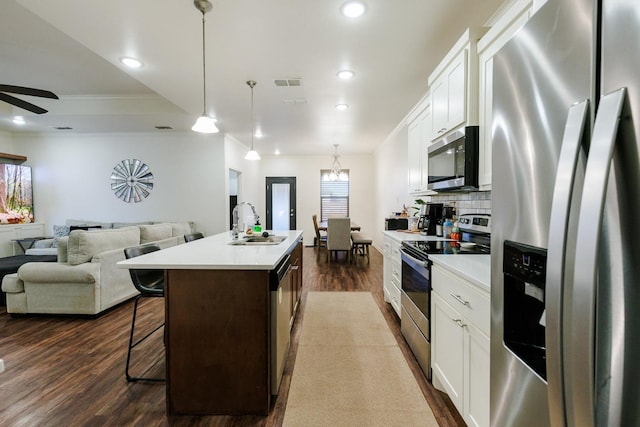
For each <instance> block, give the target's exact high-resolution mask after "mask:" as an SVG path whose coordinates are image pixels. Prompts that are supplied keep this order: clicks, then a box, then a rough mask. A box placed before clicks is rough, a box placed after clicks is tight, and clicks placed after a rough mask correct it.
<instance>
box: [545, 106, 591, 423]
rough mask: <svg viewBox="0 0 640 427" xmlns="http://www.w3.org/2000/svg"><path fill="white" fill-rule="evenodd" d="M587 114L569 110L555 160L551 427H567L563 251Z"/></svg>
mask: <svg viewBox="0 0 640 427" xmlns="http://www.w3.org/2000/svg"><path fill="white" fill-rule="evenodd" d="M588 112H589V101H588V100H584V101H581V102H578V103H576V104H574V105H572V106H571V108H569V114H568V115H567V121H566V123H565V128H564V135H563V137H562V145H561V147H562V148H561V149H560V157H559V160H558V168H557V172H556V180H555V187H554V190H553V201H552V204H551V222H550V224H549V239H548V242H549V249H548V256H547V278H546V288H545V312H546V327H545V345H546V359H547V398H548V402H549V418H550V422H551V425H552V426H564V425H565V423H566V421H565V420H566V415H565V405H564V372H563V369H562V358H563V354H562V343H563V337H562V330H563V329H562V305H563V300H564V298H563V293H564V284H563V280H564V266H565V262H564V260H565V250H566V241H567V237H568V233H567V231H568V227H569V210H570V208H571V198H572V194H573V189H574V183H575V176H576V170H577V167H578V160H579V158H580V156H579V154H580V148H581V145H582V144H581V143H582V140H583V136H584V128H585V125H586V122H587V114H588Z"/></svg>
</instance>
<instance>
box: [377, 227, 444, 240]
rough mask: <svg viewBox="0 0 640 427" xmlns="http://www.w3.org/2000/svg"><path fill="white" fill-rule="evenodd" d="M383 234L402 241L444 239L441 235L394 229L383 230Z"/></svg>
mask: <svg viewBox="0 0 640 427" xmlns="http://www.w3.org/2000/svg"><path fill="white" fill-rule="evenodd" d="M382 233H383V234H384V235H385V236H388V237H391V238H392V239H393V240H395V241H398V242H402V241H404V240H421V241H432V240H445V239H443V238H442V236H440V237H438V236H426V235H424V234H420V233H414V232H407V231H406V230H405V231H396V230H384V231H383V232H382Z"/></svg>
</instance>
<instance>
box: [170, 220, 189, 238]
mask: <svg viewBox="0 0 640 427" xmlns="http://www.w3.org/2000/svg"><path fill="white" fill-rule="evenodd" d="M185 234H191V225H190V224H189V223H188V222H172V223H171V236H172V237H182V236H184V235H185Z"/></svg>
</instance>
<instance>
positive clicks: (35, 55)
mask: <svg viewBox="0 0 640 427" xmlns="http://www.w3.org/2000/svg"><path fill="white" fill-rule="evenodd" d="M343 1H344V0H211V2H212V4H213V10H212V11H211V12H210V13H208V14H207V15H206V48H207V54H206V55H207V56H206V58H207V104H208V106H207V107H208V113H209V114H210V115H211V116H213V117H216V118H217V120H218V123H217V124H218V127H219V128H220V130H221V131H222V132H226V133H228V134H230V135H232V136H234V137H235V138H237V139H238V140H240V141H241V142H243V143H245V144H246V145H249V144H250V141H251V136H250V135H251V117H250V99H251V93H250V89H249V87H248V86H247V84H246V81H247V80H256V81H257V82H258V84H257V86H256V87H255V89H254V100H255V101H254V102H255V103H254V117H255V125H256V128H257V129H260V130H261V131H262V133H263V134H264V136H263V137H262V138H260V139H257V138H256V139H255V148H256V150H257V151H258V152H260V153H261V154H263V155H265V154H266V155H268V154H271V153H273V151H274V150H275V149H279V150H280V152H281V153H282V154H285V155H300V154H330V153H332V152H333V146H332V145H333V144H340V149H339V151H340V153H341V154H357V153H371V152H373V150H374V149H375V148H376V146H377V145H378V144H379V143H381V142H382V141H383V140H384V139H385V138H386V137H387V136H388V135H389V134H390V133H391V132H392V131H393V129H394V128H395V127H396V126H397V125H398V123H400V122H401V121H402V119H403V118H404V117H405V115H406V114H407V113H408V112H409V110H410V109H411V108H412V107H413V106H414V105H415V104H416V103H417V102H418V100H419V99H420V98H421V97H422V96H423V95H424V94H425V93H426V90H427V84H426V81H427V77H428V75H429V73H430V72H431V71H432V70H433V69H434V68H435V66H436V65H437V63H438V62H439V61H440V59H441V58H442V57H443V56H444V55H445V54H446V52H447V51H448V49H449V48H450V47H451V46H452V45H453V44H454V42H455V41H456V40H457V39H458V37H459V36H460V35H461V34H462V33H463V31H464V30H465V29H466V28H467V27H471V26H481V25H484V24H485V23H487V22H488V21H489V20H490V19H491V17H492V16H493V15H494V13H495V11H496V10H497V9H498V8H499V6H500V5H501V4H502V2H503V0H396V1H390V0H364V1H365V3H366V4H367V12H366V14H365V15H364V16H363V17H361V18H359V19H357V20H354V19H349V18H346V17H344V16H342V15H341V14H340V12H339V9H340V6H341V5H342V3H343ZM0 10H1V11H2V12H1V13H0V84H10V85H18V86H29V87H36V88H39V89H47V90H51V91H53V92H54V93H56V94H57V95H58V96H60V98H61V99H60V100H47V99H40V98H34V97H24V96H21V97H22V98H23V99H25V100H27V101H29V102H33V103H35V104H36V105H40V106H42V107H44V108H47V109H48V110H49V112H48V113H46V114H42V115H34V114H31V113H29V112H27V111H24V110H20V109H17V108H13V107H11V106H9V105H8V104H5V103H2V102H0V130H4V131H9V132H57V133H60V132H77V133H96V132H98V133H99V132H175V131H188V130H189V129H190V127H191V125H192V124H193V122H194V121H195V119H196V118H197V117H198V116H199V115H200V114H201V113H202V103H203V97H202V20H201V17H202V15H201V13H200V12H199V11H198V10H197V9H196V8H195V7H194V6H193V1H192V0H101V1H98V0H55V1H51V0H0ZM122 56H134V57H137V58H139V59H140V60H142V61H143V62H144V64H145V66H144V67H143V68H141V69H138V70H129V69H126V68H125V67H124V66H123V65H121V64H120V62H119V58H120V57H122ZM343 68H348V69H351V70H354V71H355V73H356V77H355V78H354V79H352V80H351V81H341V80H339V79H338V78H337V77H336V73H337V72H338V71H339V70H340V69H343ZM282 78H301V79H302V82H303V83H302V86H301V87H276V86H275V84H274V79H282ZM293 99H305V100H306V101H307V103H306V104H293V105H292V104H289V103H286V102H285V100H293ZM339 103H346V104H348V105H349V106H350V108H349V109H348V110H347V111H343V112H339V111H336V110H335V105H336V104H339ZM16 114H19V115H23V116H24V117H25V119H26V120H27V124H26V125H23V126H21V127H18V126H16V125H14V124H13V123H12V122H11V118H12V116H13V115H16ZM56 126H69V127H72V128H73V130H63V131H62V130H55V129H54V127H56ZM155 126H171V127H172V128H174V131H171V130H169V131H167V130H164V131H159V130H156V129H155Z"/></svg>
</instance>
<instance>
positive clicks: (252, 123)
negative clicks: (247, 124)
mask: <svg viewBox="0 0 640 427" xmlns="http://www.w3.org/2000/svg"><path fill="white" fill-rule="evenodd" d="M254 133H255V131H254V122H253V85H251V150H252V151H253V134H254Z"/></svg>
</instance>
